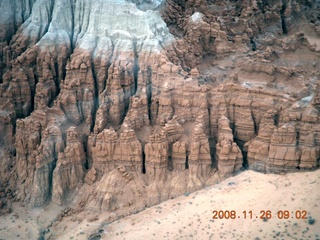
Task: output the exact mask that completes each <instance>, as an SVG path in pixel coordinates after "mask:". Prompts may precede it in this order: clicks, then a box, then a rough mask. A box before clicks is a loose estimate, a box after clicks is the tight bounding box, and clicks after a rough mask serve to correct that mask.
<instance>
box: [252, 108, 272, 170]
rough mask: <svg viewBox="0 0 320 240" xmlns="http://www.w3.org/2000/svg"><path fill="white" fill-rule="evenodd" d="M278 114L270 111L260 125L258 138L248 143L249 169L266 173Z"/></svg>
mask: <svg viewBox="0 0 320 240" xmlns="http://www.w3.org/2000/svg"><path fill="white" fill-rule="evenodd" d="M275 119H276V112H274V111H273V110H269V111H268V112H267V113H265V115H264V118H263V119H262V121H261V123H260V128H259V133H258V136H257V137H255V138H254V139H253V140H252V141H250V142H248V143H247V146H248V156H247V157H248V164H249V168H250V169H253V170H256V171H260V172H265V171H266V163H267V162H268V160H269V148H270V143H271V136H272V134H273V132H274V129H275V128H276V126H275Z"/></svg>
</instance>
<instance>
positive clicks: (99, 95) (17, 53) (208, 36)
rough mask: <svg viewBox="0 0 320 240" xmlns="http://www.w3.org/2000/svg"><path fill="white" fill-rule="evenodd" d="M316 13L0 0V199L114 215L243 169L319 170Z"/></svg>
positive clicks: (290, 7)
mask: <svg viewBox="0 0 320 240" xmlns="http://www.w3.org/2000/svg"><path fill="white" fill-rule="evenodd" d="M318 8H319V4H318V3H311V2H310V1H289V2H288V3H285V1H283V2H281V3H280V2H276V1H262V2H261V1H236V2H228V3H227V4H226V3H225V2H224V1H214V2H212V1H211V2H210V1H209V2H205V1H171V0H168V1H166V2H162V1H156V0H155V1H126V0H122V1H113V0H99V1H93V0H89V1H84V0H82V1H63V0H56V1H54V0H50V1H42V0H37V1H20V2H18V1H8V0H3V1H0V9H1V11H2V12H6V13H5V14H3V15H1V16H0V28H1V31H0V42H1V44H0V123H2V124H1V126H0V150H1V151H0V166H3V168H0V190H1V191H0V198H1V199H0V200H1V201H0V202H1V203H2V202H3V203H4V202H5V204H8V205H9V202H10V201H9V199H13V198H14V199H15V200H20V201H24V202H28V203H31V204H32V205H33V206H37V207H39V206H44V205H45V204H47V203H50V202H54V203H56V204H59V205H63V204H66V203H67V202H69V203H70V202H72V203H73V204H79V205H81V208H80V209H81V210H83V209H86V210H90V211H91V210H98V211H99V210H103V211H118V212H119V215H117V216H120V215H125V214H128V212H130V211H131V212H132V211H137V210H141V209H143V208H144V207H146V206H151V205H153V204H156V203H159V202H161V201H164V200H167V199H169V198H172V197H176V196H178V195H181V194H183V193H184V192H187V191H188V192H190V191H195V190H197V189H201V188H202V187H204V186H207V185H209V184H213V183H215V182H216V181H218V180H219V179H222V178H225V177H227V176H230V175H232V174H233V173H234V172H237V171H239V170H240V169H241V167H242V166H244V167H249V168H251V169H254V170H257V171H261V172H273V173H281V172H289V171H299V170H312V169H315V168H318V167H319V157H320V155H319V154H320V153H319V147H320V122H319V121H320V118H319V103H320V101H319V79H320V74H319V70H318V67H319V61H318V59H319V57H320V55H319V45H317V44H318V43H317V41H315V40H314V39H318V38H319V32H320V31H319V20H317V18H316V14H317V13H318V12H319V9H318ZM12 9H16V11H12ZM7 10H8V11H7ZM293 19H298V20H299V21H302V22H303V21H305V22H306V24H308V29H309V30H310V32H302V31H305V29H307V28H305V29H298V30H296V28H297V27H298V25H297V23H298V22H299V21H291V20H293ZM306 19H307V20H306ZM264 29H267V30H268V31H267V32H265V31H264ZM295 54H300V55H301V59H304V60H303V61H302V60H301V61H299V62H293V61H291V60H290V59H291V58H292V56H294V55H295ZM3 186H4V187H3ZM9 190H10V191H9ZM3 192H9V193H10V194H7V195H8V196H9V198H8V196H7V195H6V196H2V195H4V194H2V193H3ZM11 192H14V193H12V194H11ZM71 193H73V194H71ZM2 198H3V199H4V200H2ZM2 205H4V204H2ZM0 208H1V206H0ZM126 211H127V213H125V212H126Z"/></svg>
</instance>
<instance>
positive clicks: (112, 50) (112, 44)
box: [100, 41, 114, 92]
mask: <svg viewBox="0 0 320 240" xmlns="http://www.w3.org/2000/svg"><path fill="white" fill-rule="evenodd" d="M111 47H112V49H111V54H110V57H109V59H108V65H107V68H106V77H105V79H104V82H103V89H101V91H100V92H103V91H104V90H105V89H106V86H107V81H108V78H109V73H108V71H109V68H110V66H111V64H112V59H113V54H114V43H113V41H111Z"/></svg>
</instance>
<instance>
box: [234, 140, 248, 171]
mask: <svg viewBox="0 0 320 240" xmlns="http://www.w3.org/2000/svg"><path fill="white" fill-rule="evenodd" d="M234 141H235V142H236V144H237V145H238V147H239V148H240V150H241V153H242V157H243V163H242V166H243V167H244V168H245V169H248V167H249V164H248V159H247V154H248V153H247V151H244V145H245V142H244V141H241V140H239V139H236V138H235V139H234Z"/></svg>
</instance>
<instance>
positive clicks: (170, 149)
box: [167, 144, 173, 171]
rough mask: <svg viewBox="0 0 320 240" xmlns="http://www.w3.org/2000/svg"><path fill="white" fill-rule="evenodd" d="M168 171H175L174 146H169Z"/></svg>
mask: <svg viewBox="0 0 320 240" xmlns="http://www.w3.org/2000/svg"><path fill="white" fill-rule="evenodd" d="M167 167H168V170H169V171H172V170H173V162H172V144H169V148H168V166H167Z"/></svg>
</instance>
